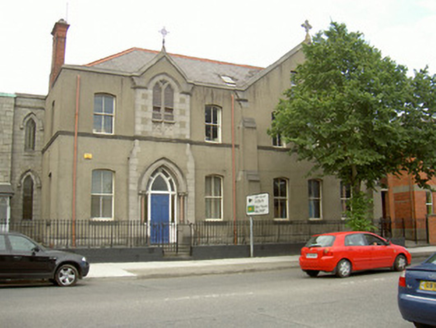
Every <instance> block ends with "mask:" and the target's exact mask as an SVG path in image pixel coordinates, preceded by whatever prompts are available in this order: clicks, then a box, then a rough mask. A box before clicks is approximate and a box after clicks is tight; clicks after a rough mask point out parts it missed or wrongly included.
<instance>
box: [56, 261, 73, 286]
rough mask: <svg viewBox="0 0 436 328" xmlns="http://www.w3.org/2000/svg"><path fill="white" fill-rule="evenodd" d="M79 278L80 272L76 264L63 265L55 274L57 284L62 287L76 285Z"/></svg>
mask: <svg viewBox="0 0 436 328" xmlns="http://www.w3.org/2000/svg"><path fill="white" fill-rule="evenodd" d="M78 278H79V273H78V271H77V269H76V268H75V267H74V265H71V264H63V265H61V266H60V267H59V268H58V269H57V271H56V275H55V280H56V284H57V285H58V286H61V287H70V286H74V285H75V284H76V282H77V279H78Z"/></svg>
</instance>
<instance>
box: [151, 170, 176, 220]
mask: <svg viewBox="0 0 436 328" xmlns="http://www.w3.org/2000/svg"><path fill="white" fill-rule="evenodd" d="M147 193H148V197H146V198H144V213H145V221H148V222H149V221H150V217H149V215H150V213H149V206H150V205H149V203H150V199H149V197H150V196H151V195H152V194H165V195H169V199H170V203H169V211H170V212H169V216H170V217H169V222H171V223H175V222H176V221H177V190H176V184H175V182H174V179H173V177H172V176H171V175H170V174H169V173H168V171H167V170H165V169H164V168H159V169H157V170H156V171H154V173H153V174H152V175H151V177H150V181H149V183H148V187H147Z"/></svg>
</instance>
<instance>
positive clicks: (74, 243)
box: [71, 75, 80, 247]
mask: <svg viewBox="0 0 436 328" xmlns="http://www.w3.org/2000/svg"><path fill="white" fill-rule="evenodd" d="M79 98H80V75H77V79H76V114H75V117H74V121H75V122H74V156H73V212H72V228H71V232H72V246H73V247H76V189H77V134H78V128H79Z"/></svg>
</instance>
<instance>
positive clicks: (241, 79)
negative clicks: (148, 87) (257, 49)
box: [86, 48, 263, 87]
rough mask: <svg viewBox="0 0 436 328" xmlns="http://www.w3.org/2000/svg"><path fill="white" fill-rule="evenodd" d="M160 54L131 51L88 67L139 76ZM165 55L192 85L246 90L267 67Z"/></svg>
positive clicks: (148, 51)
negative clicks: (249, 83) (227, 78)
mask: <svg viewBox="0 0 436 328" xmlns="http://www.w3.org/2000/svg"><path fill="white" fill-rule="evenodd" d="M163 51H164V50H163ZM160 54H161V52H159V51H154V50H147V49H141V48H131V49H128V50H126V51H123V52H120V53H118V54H115V55H113V56H109V57H106V58H103V59H100V60H97V61H95V62H92V63H90V64H88V65H86V66H87V67H93V68H98V69H103V70H110V71H114V72H119V73H124V74H125V73H127V74H135V73H139V72H140V71H141V70H142V69H143V68H144V67H146V66H147V65H148V64H150V63H151V62H152V61H153V60H155V59H156V58H157V56H159V55H160ZM164 54H165V55H167V56H169V57H170V59H171V60H172V61H173V62H174V63H175V64H176V65H177V66H178V68H179V69H180V70H181V71H182V72H183V73H184V74H185V75H186V77H187V78H188V80H189V81H190V82H194V83H201V84H203V83H204V84H213V85H218V86H226V85H227V86H229V85H231V86H235V87H242V86H243V85H245V84H246V83H247V82H248V81H249V80H250V79H251V78H252V77H253V76H255V75H256V74H258V73H259V72H261V71H262V70H263V68H261V67H256V66H249V65H238V64H231V63H226V62H221V61H216V60H210V59H203V58H196V57H189V56H184V55H177V54H170V53H166V52H165V51H164ZM222 76H225V77H230V78H231V80H233V81H234V84H232V83H230V84H229V81H228V80H227V82H226V81H225V80H224V79H223V78H222ZM231 80H230V81H231Z"/></svg>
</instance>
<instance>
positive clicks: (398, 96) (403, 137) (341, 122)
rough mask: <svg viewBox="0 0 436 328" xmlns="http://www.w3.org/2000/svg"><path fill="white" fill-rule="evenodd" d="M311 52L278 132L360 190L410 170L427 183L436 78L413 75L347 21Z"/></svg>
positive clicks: (301, 154)
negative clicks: (374, 45) (355, 30)
mask: <svg viewBox="0 0 436 328" xmlns="http://www.w3.org/2000/svg"><path fill="white" fill-rule="evenodd" d="M303 52H304V54H305V58H306V60H305V61H304V62H303V63H302V64H300V65H299V66H298V67H297V69H296V74H292V78H293V79H294V81H293V86H292V87H291V88H290V89H289V90H287V91H286V92H285V99H282V100H281V101H280V102H279V104H278V106H277V108H276V111H275V114H274V121H273V124H272V127H271V129H270V131H269V132H270V134H271V135H278V134H280V135H281V137H282V138H283V139H284V140H285V141H286V142H287V143H289V144H290V147H291V152H292V153H296V154H297V156H298V159H299V160H308V161H311V162H313V163H314V167H313V170H316V171H318V172H319V171H321V172H323V173H324V174H327V175H334V176H336V177H337V178H339V179H341V180H342V181H343V182H344V183H347V184H349V185H350V186H351V187H352V190H353V193H355V194H357V193H359V192H360V191H361V188H362V184H365V185H366V186H367V187H369V188H373V187H374V185H375V183H376V182H377V181H379V180H380V179H382V178H383V177H386V176H387V174H395V175H399V174H402V173H404V172H407V173H409V174H412V175H413V176H414V177H415V179H416V181H417V182H418V183H419V184H420V185H421V186H425V184H426V182H428V181H429V180H430V179H431V178H433V176H434V175H435V169H434V168H435V167H436V129H435V124H434V122H435V118H436V84H435V82H436V77H435V76H430V75H429V74H428V71H427V68H425V69H423V70H421V71H419V72H416V71H415V74H414V76H413V77H410V76H408V74H407V69H406V67H404V66H401V65H397V64H396V63H395V62H394V61H393V60H391V59H390V58H389V57H383V56H382V54H381V52H380V51H379V50H378V49H376V48H374V47H373V46H371V45H369V44H368V43H367V42H366V41H365V40H364V37H363V35H362V34H361V33H360V32H348V30H347V28H346V26H345V25H344V24H338V23H331V25H330V28H329V29H328V30H326V31H322V32H320V33H318V34H317V35H316V36H314V37H313V40H312V42H311V43H308V44H303ZM309 174H310V172H309Z"/></svg>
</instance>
